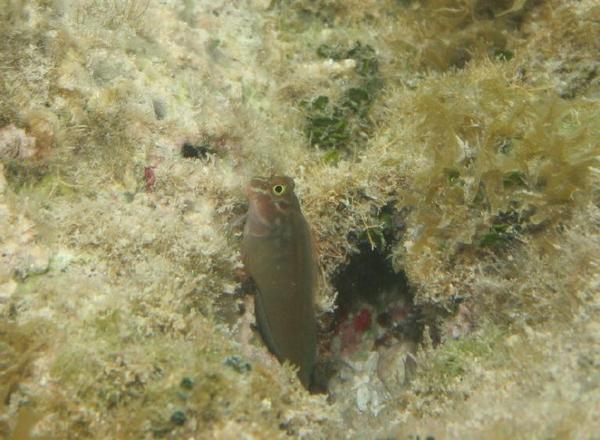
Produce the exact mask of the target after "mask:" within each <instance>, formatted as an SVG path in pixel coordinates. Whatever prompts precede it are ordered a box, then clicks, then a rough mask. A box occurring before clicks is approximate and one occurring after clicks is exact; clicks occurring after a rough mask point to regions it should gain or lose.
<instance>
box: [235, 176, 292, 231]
mask: <svg viewBox="0 0 600 440" xmlns="http://www.w3.org/2000/svg"><path fill="white" fill-rule="evenodd" d="M246 195H247V196H248V202H249V209H248V221H247V227H248V228H249V232H251V233H252V235H266V234H267V233H269V232H270V231H272V230H274V229H277V228H278V227H280V226H282V225H283V224H285V223H286V221H287V219H288V218H289V217H290V216H291V215H292V214H294V213H295V212H298V210H299V209H300V205H299V203H298V199H297V197H296V194H295V193H294V180H293V179H292V178H290V177H287V176H273V177H254V178H252V180H251V181H250V183H249V184H248V186H247V187H246Z"/></svg>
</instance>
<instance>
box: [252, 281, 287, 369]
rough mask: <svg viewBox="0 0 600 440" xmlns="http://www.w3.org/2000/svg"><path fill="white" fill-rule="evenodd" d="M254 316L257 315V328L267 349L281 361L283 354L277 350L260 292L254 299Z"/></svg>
mask: <svg viewBox="0 0 600 440" xmlns="http://www.w3.org/2000/svg"><path fill="white" fill-rule="evenodd" d="M254 314H255V315H256V326H257V327H258V331H259V332H260V335H261V337H262V338H263V341H264V342H265V344H266V345H267V348H268V349H269V350H270V351H271V353H273V354H274V355H275V356H276V357H277V358H278V359H281V353H280V352H279V350H278V349H277V346H276V345H275V341H274V340H273V333H272V332H271V328H270V326H269V320H268V318H267V315H266V313H265V309H264V307H263V305H262V300H261V295H260V292H257V294H256V296H255V297H254Z"/></svg>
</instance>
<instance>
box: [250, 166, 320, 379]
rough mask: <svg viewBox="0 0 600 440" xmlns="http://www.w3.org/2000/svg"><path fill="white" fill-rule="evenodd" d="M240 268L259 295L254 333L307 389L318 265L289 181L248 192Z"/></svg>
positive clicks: (261, 181)
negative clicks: (293, 370)
mask: <svg viewBox="0 0 600 440" xmlns="http://www.w3.org/2000/svg"><path fill="white" fill-rule="evenodd" d="M246 191H247V195H248V201H249V209H248V217H247V219H246V225H245V227H244V239H243V244H242V255H243V259H244V265H245V266H246V269H247V271H248V273H249V274H250V276H251V277H252V278H253V280H254V282H255V284H256V286H257V288H258V292H257V294H256V299H255V314H256V322H257V326H258V329H259V331H260V333H261V336H262V337H263V340H264V341H265V344H266V345H267V346H268V348H269V350H270V351H271V352H272V353H273V354H274V355H275V356H276V357H277V359H278V360H279V361H280V362H284V361H286V360H287V361H289V362H290V363H291V364H293V365H296V366H297V367H298V377H299V378H300V381H301V382H302V384H303V385H304V386H305V387H306V388H308V387H309V384H310V376H311V373H312V370H313V368H314V364H315V360H316V351H317V335H316V319H315V311H314V293H315V289H316V285H317V264H316V258H315V251H314V248H313V244H312V237H311V233H310V228H309V225H308V223H307V222H306V220H305V218H304V216H303V215H302V211H301V210H300V204H299V203H298V199H297V198H296V195H295V194H294V181H293V180H292V179H291V178H289V177H284V176H275V177H269V178H262V177H255V178H253V179H252V180H251V182H250V184H249V185H248V187H247V190H246Z"/></svg>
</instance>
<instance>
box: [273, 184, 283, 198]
mask: <svg viewBox="0 0 600 440" xmlns="http://www.w3.org/2000/svg"><path fill="white" fill-rule="evenodd" d="M273 194H275V195H276V196H282V195H283V194H285V185H280V184H278V185H273Z"/></svg>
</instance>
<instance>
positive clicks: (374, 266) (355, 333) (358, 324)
mask: <svg viewBox="0 0 600 440" xmlns="http://www.w3.org/2000/svg"><path fill="white" fill-rule="evenodd" d="M358 240H359V245H358V252H357V253H356V254H355V255H353V256H352V257H351V259H350V261H349V262H348V264H347V265H346V266H344V267H343V268H342V269H341V270H340V271H339V272H338V273H337V275H336V276H335V277H334V279H333V285H334V286H335V288H336V290H337V291H338V297H337V308H336V310H335V312H332V313H331V314H330V315H328V316H325V317H324V318H323V320H322V334H321V337H320V340H321V344H320V345H321V346H320V354H319V358H320V361H319V364H318V365H317V369H316V372H315V375H314V382H315V388H316V389H318V390H319V391H321V392H324V391H325V390H327V391H329V393H330V396H331V395H332V394H333V395H335V394H338V393H339V391H340V388H339V383H340V378H341V377H344V376H345V377H346V379H344V380H345V381H346V382H348V380H347V376H348V374H350V375H352V374H360V373H361V369H363V370H364V368H367V367H365V365H366V363H368V362H366V359H369V358H371V357H372V356H371V355H372V354H373V353H376V354H375V355H374V359H375V361H374V362H376V363H377V369H379V365H380V364H381V363H382V362H386V360H385V359H387V358H389V357H390V354H389V353H393V356H395V358H394V361H393V362H399V363H400V364H403V367H401V368H404V378H403V379H402V380H401V381H400V382H402V383H398V384H397V385H398V386H400V387H401V386H404V385H405V384H406V383H408V381H409V379H410V377H409V376H410V374H411V373H412V371H414V357H413V354H414V351H415V348H416V344H417V343H418V341H419V340H420V339H421V335H422V331H423V321H422V319H421V315H422V314H421V311H420V309H419V308H418V307H415V305H414V304H413V295H414V291H413V289H412V288H411V286H410V285H409V282H408V279H407V277H406V274H405V273H404V272H402V271H401V272H395V271H394V269H393V267H392V263H391V260H390V258H388V256H389V252H390V249H391V246H378V247H375V248H373V247H372V246H371V244H372V243H371V242H370V241H368V240H366V239H363V240H360V238H359V239H358ZM391 241H392V240H390V241H388V243H390V242H391ZM343 370H345V371H343ZM394 374H395V373H394ZM344 380H342V382H343V381H344ZM384 380H385V379H384ZM350 382H352V381H350ZM336 383H337V384H338V385H336ZM342 386H343V385H342ZM386 386H387V385H386ZM334 398H335V397H334Z"/></svg>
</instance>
